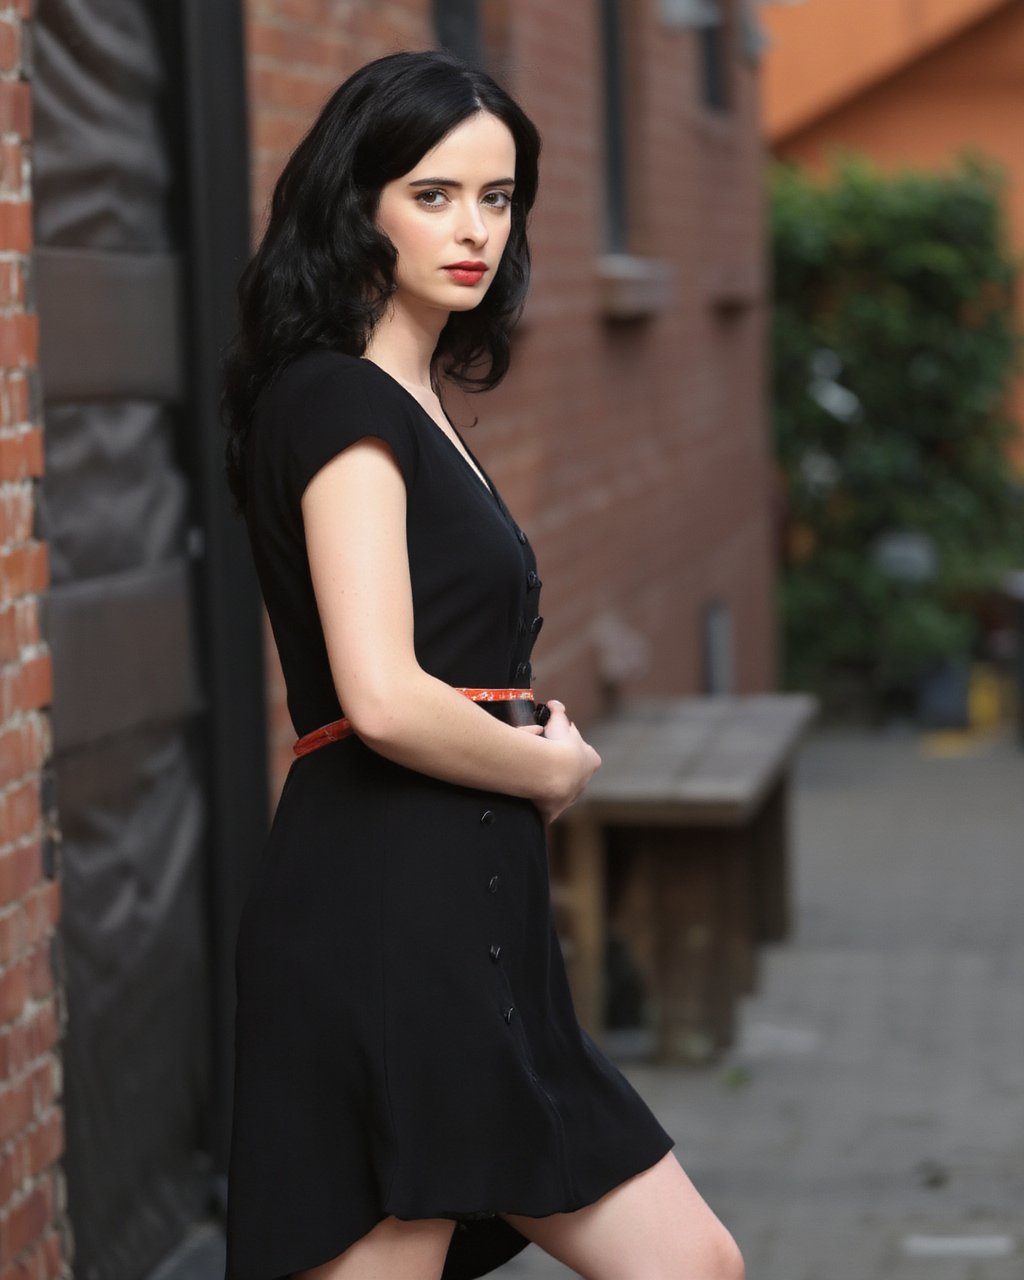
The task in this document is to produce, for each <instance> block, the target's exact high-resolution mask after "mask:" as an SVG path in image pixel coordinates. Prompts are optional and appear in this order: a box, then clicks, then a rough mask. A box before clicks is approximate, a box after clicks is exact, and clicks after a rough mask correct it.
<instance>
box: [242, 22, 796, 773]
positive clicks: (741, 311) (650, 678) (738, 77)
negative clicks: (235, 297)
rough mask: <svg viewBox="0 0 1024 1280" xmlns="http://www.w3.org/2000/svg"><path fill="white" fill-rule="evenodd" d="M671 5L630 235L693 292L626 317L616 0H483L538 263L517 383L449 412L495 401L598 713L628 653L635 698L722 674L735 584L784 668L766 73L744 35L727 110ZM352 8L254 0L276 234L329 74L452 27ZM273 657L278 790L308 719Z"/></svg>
mask: <svg viewBox="0 0 1024 1280" xmlns="http://www.w3.org/2000/svg"><path fill="white" fill-rule="evenodd" d="M657 7H658V6H657V3H656V0H635V3H634V4H632V5H631V6H630V12H631V14H632V19H631V22H630V25H629V28H628V30H627V32H626V36H627V40H626V43H627V46H628V54H627V56H628V60H629V76H628V91H627V99H628V108H629V120H628V136H629V162H628V163H629V185H630V195H629V204H630V215H631V242H630V245H629V248H630V250H631V252H633V253H635V254H638V255H646V256H649V257H652V258H660V259H664V260H667V261H668V262H669V263H671V266H672V270H673V273H674V280H675V293H676V301H675V303H674V305H673V306H672V307H671V308H670V309H668V310H667V311H664V312H662V313H660V314H656V315H652V316H650V317H647V318H645V319H642V320H636V321H630V322H626V323H623V322H609V321H608V320H607V319H605V318H603V317H602V315H601V314H600V311H599V307H598V285H597V278H596V272H595V267H596V262H597V259H598V257H599V256H600V254H601V253H602V252H603V249H604V245H603V243H602V235H603V214H604V209H603V199H604V197H603V178H602V172H603V151H602V146H603V142H602V132H601V110H602V97H601V81H600V44H599V33H598V29H597V12H596V11H597V8H598V6H596V5H589V4H588V5H582V4H581V5H567V4H564V3H557V0H516V2H515V3H514V4H508V3H505V4H502V3H499V2H498V0H489V2H488V3H487V4H486V5H484V6H483V12H484V14H485V16H486V20H487V22H488V23H489V24H490V29H489V30H488V31H485V43H486V44H487V46H488V48H489V49H493V48H494V47H495V45H500V51H501V62H502V65H503V66H504V67H505V68H507V78H506V83H507V85H508V87H509V88H510V89H511V90H512V92H513V93H514V94H516V96H517V97H518V98H519V100H520V101H521V102H522V104H523V105H524V107H525V108H526V110H527V111H528V112H529V113H530V115H531V116H532V117H533V119H534V120H535V121H536V123H537V125H538V127H539V128H540V131H541V134H542V136H543V140H544V153H543V156H542V162H541V190H540V196H539V199H538V202H537V205H536V206H535V209H534V214H533V219H532V223H531V227H532V233H531V245H532V249H533V255H534V263H535V273H534V280H533V285H532V289H531V297H530V301H529V304H528V307H527V311H526V314H525V317H524V321H523V324H522V326H521V329H520V331H519V335H518V337H517V340H516V350H515V355H514V357H513V364H512V369H511V372H510V373H509V375H508V377H507V379H506V381H505V383H504V384H503V385H502V386H501V387H499V388H498V389H497V390H496V391H494V392H493V393H491V394H490V395H489V396H486V397H484V398H482V399H481V398H474V397H470V396H462V395H460V394H459V393H457V392H453V393H452V394H451V395H450V396H449V409H450V411H451V412H452V416H453V417H454V418H455V421H456V423H457V424H459V425H460V426H461V424H462V423H465V422H470V421H472V419H473V417H474V415H475V414H479V416H480V425H479V426H478V427H477V428H475V429H473V430H470V431H469V433H468V439H469V440H470V443H471V445H472V447H473V450H474V452H476V453H478V455H479V456H480V457H481V459H482V461H483V462H484V465H485V466H486V467H487V468H488V470H489V471H491V474H492V475H493V476H494V478H495V480H496V482H497V484H498V485H499V487H500V489H501V491H502V494H503V496H504V498H505V500H506V501H507V502H508V504H509V506H510V507H511V509H512V510H513V512H514V513H515V515H516V517H517V518H518V519H519V521H520V522H521V523H522V524H523V525H524V527H525V528H526V529H527V532H528V533H529V534H530V538H531V541H532V542H533V544H534V547H535V549H536V552H537V557H538V562H539V569H540V574H541V577H542V578H543V581H544V588H543V592H542V605H541V607H542V611H543V613H544V615H545V625H544V630H543V632H542V633H541V635H540V637H539V638H538V640H537V643H536V646H535V648H534V685H535V688H536V691H537V695H538V697H542V698H543V697H559V698H561V699H562V700H563V701H564V702H565V703H566V705H567V706H568V707H569V709H570V714H572V716H573V718H574V719H576V720H578V721H579V723H580V724H581V726H585V724H586V722H587V720H588V718H590V717H592V716H593V715H595V714H597V713H598V712H599V711H600V710H601V708H602V706H603V705H604V704H605V698H606V696H607V694H608V692H609V690H608V685H607V675H608V672H609V669H610V668H612V667H614V666H615V664H616V663H618V662H619V661H620V660H624V662H625V670H626V672H627V674H626V675H625V676H624V677H623V678H622V679H621V680H620V681H619V682H618V691H619V692H621V693H623V694H627V695H628V694H630V693H641V692H644V693H646V692H665V693H673V692H678V693H682V692H696V691H699V690H700V688H701V682H702V661H703V658H702V617H703V611H704V609H705V607H706V605H707V604H708V603H710V602H712V601H720V602H722V603H724V604H726V605H727V606H728V608H729V610H730V612H731V615H732V621H733V632H734V637H735V649H736V661H735V680H736V688H737V689H738V690H739V691H741V692H746V691H753V690H759V689H766V688H771V687H773V685H774V683H775V672H776V644H775V624H774V612H773V606H772V594H773V572H774V569H773V554H772V531H771V487H772V470H771V462H770V457H769V450H768V441H767V422H766V413H767V405H766V389H765V382H766V378H765V362H766V358H767V353H766V343H767V315H768V302H767V289H768V284H767V269H766V263H765V255H764V249H763V232H762V216H763V215H762V205H761V182H762V145H761V141H760V132H759V127H758V119H757V73H756V68H755V67H754V66H752V65H751V64H750V63H748V62H747V61H745V60H744V58H743V57H742V55H741V53H740V52H739V50H738V49H737V50H736V51H735V53H734V55H733V58H732V62H731V73H730V74H731V78H732V82H733V91H734V106H733V109H732V110H731V111H730V112H729V113H727V114H718V113H714V112H710V111H708V110H707V109H706V108H705V107H703V106H702V105H701V103H700V100H699V99H700V95H699V92H698V85H697V74H698V62H697V58H698V49H697V42H696V39H695V37H694V35H693V33H692V32H685V31H683V32H679V31H668V30H666V29H665V28H664V27H663V26H662V25H661V24H660V22H659V20H658V16H657ZM334 13H335V15H336V20H335V21H334V22H333V23H331V24H330V25H328V24H327V22H326V17H325V14H326V7H325V6H322V5H320V4H317V3H315V2H314V0H306V2H303V0H249V3H248V17H249V35H248V40H249V72H250V94H251V99H250V111H251V121H252V136H253V142H254V148H255V151H254V167H253V202H254V203H253V207H254V211H255V225H254V235H256V234H258V232H259V229H260V227H261V225H262V218H263V210H264V208H265V204H266V201H267V200H268V198H269V195H270V192H271V189H272V185H273V181H274V179H275V177H276V175H277V173H278V172H279V171H280V168H281V165H282V164H283V162H284V160H285V158H286V157H287V154H288V151H289V150H290V148H291V147H292V146H293V145H294V144H295V142H297V141H298V139H299V137H300V136H301V134H302V132H303V131H304V130H305V128H306V127H307V126H308V124H309V122H310V120H311V117H312V115H313V113H314V112H315V111H316V110H317V108H318V107H319V105H320V104H321V103H322V102H323V101H324V99H325V98H326V96H327V95H328V93H329V92H330V91H331V90H332V89H333V88H334V87H335V86H336V85H337V84H338V83H339V82H340V81H341V80H342V79H343V78H344V77H345V76H346V75H348V74H349V73H350V72H351V71H352V70H354V69H355V68H356V67H357V66H359V65H361V64H362V63H363V62H366V61H368V60H369V59H370V58H372V57H376V56H378V55H379V54H382V53H386V52H390V51H391V50H393V49H397V48H424V47H428V46H429V45H430V44H431V43H432V39H433V36H432V31H431V27H430V22H429V6H428V5H427V4H426V2H425V0H406V2H405V3H394V4H370V3H368V2H363V0H352V2H351V3H348V4H346V5H345V6H341V7H338V8H336V9H335V10H334ZM268 653H271V654H272V645H271V643H270V641H269V635H268ZM645 653H646V657H644V656H643V655H644V654H645ZM631 654H637V655H639V656H640V660H639V661H637V662H635V663H634V662H633V661H632V659H631V656H630V655H631ZM271 668H272V670H273V672H274V674H273V677H272V691H271V724H272V741H273V744H274V745H273V760H272V770H273V774H274V778H275V783H276V784H277V785H279V784H280V782H281V780H282V778H283V774H284V771H285V770H286V769H287V767H288V764H289V763H290V753H289V749H288V748H289V744H290V742H291V739H292V730H291V726H290V724H289V722H288V718H287V713H286V711H285V708H284V703H283V690H282V687H281V678H280V673H279V672H278V671H277V669H276V664H274V663H273V662H272V663H271ZM275 789H276V788H275Z"/></svg>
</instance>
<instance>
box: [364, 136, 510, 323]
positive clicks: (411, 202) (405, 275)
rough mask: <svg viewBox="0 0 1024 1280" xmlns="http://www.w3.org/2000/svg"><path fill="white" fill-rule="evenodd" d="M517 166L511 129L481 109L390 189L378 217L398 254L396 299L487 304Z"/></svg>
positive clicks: (437, 304)
mask: <svg viewBox="0 0 1024 1280" xmlns="http://www.w3.org/2000/svg"><path fill="white" fill-rule="evenodd" d="M515 171H516V148H515V142H514V140H513V137H512V134H511V132H510V131H509V129H508V127H507V126H506V125H505V124H503V123H502V122H501V121H500V120H499V119H498V118H497V117H496V116H492V115H490V114H488V113H487V112H484V111H479V112H477V113H476V115H473V116H470V117H468V118H467V119H466V120H463V121H462V122H461V123H460V124H458V125H456V126H455V128H454V129H452V130H451V132H450V133H448V134H447V135H446V136H445V137H444V138H442V139H441V141H440V142H439V143H438V144H437V146H436V147H434V148H433V149H432V150H431V151H428V152H427V153H426V154H425V155H424V156H423V158H422V159H421V160H420V162H419V164H417V165H416V167H415V168H414V169H411V170H410V171H409V172H408V173H406V174H404V175H403V176H402V177H401V178H396V179H395V180H394V181H393V182H389V183H387V184H386V185H385V186H384V187H383V188H382V190H381V194H380V202H379V204H378V206H377V219H376V221H377V225H378V227H379V228H380V229H381V230H382V231H383V232H385V233H386V234H387V235H388V236H389V237H390V239H391V242H392V243H393V244H394V246H395V248H396V249H397V251H398V263H397V266H396V268H395V283H396V284H397V286H398V288H397V292H396V294H395V295H394V299H393V300H394V301H403V302H405V303H406V304H407V305H408V304H412V305H414V306H417V307H421V306H422V307H430V308H436V309H438V310H443V311H446V312H448V311H468V310H470V309H471V308H473V307H475V306H476V305H477V304H478V303H479V302H480V300H481V298H483V296H484V294H485V293H486V292H487V289H488V288H489V286H490V283H491V281H492V280H493V279H494V275H495V272H496V271H497V269H498V263H499V262H500V261H501V255H502V252H503V251H504V248H505V244H506V242H507V240H508V235H509V230H510V228H511V225H512V223H511V218H512V214H511V204H512V189H513V187H514V186H515V182H514V181H513V175H514V174H515ZM459 263H466V264H475V265H476V269H473V270H471V269H469V268H468V267H467V268H464V269H462V270H461V271H460V270H453V269H452V267H453V264H459Z"/></svg>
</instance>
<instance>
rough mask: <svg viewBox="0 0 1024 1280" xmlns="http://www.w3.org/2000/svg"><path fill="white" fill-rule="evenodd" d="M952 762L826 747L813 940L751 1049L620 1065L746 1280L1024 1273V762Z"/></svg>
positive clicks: (805, 879)
mask: <svg viewBox="0 0 1024 1280" xmlns="http://www.w3.org/2000/svg"><path fill="white" fill-rule="evenodd" d="M949 745H950V744H949V743H948V741H943V740H940V739H934V738H932V739H929V738H922V737H921V736H920V735H918V734H916V733H914V732H912V731H909V730H907V731H902V732H900V731H894V732H889V733H884V734H869V733H853V732H848V731H843V732H835V731H832V732H820V733H818V734H816V735H814V736H813V737H812V738H811V739H810V740H809V741H808V743H807V745H806V746H805V748H804V750H803V752H802V754H801V756H800V759H799V761H798V768H797V775H796V788H795V797H794V837H795V876H796V885H795V888H796V895H797V902H798V918H797V924H796V929H795V931H794V936H793V938H792V939H791V940H790V941H789V942H787V943H786V944H785V945H783V946H778V947H774V948H771V949H770V950H768V951H767V952H765V953H764V956H763V967H762V972H761V977H760V982H759V988H758V992H757V994H756V995H754V996H752V997H750V998H748V1000H747V1001H746V1003H745V1006H744V1008H743V1010H742V1018H741V1022H742V1032H741V1036H740V1040H739V1042H738V1044H737V1046H736V1048H735V1050H734V1051H733V1052H732V1053H731V1054H730V1055H729V1057H728V1059H727V1061H726V1062H724V1063H722V1064H721V1065H720V1066H718V1067H716V1068H710V1069H701V1070H696V1071H690V1072H687V1071H683V1072H679V1071H668V1070H659V1069H655V1068H653V1067H649V1066H643V1065H624V1069H625V1070H626V1071H627V1073H628V1074H629V1076H630V1078H631V1079H632V1080H633V1081H634V1083H635V1084H636V1085H637V1086H638V1088H639V1089H640V1091H641V1092H642V1093H643V1094H644V1096H645V1097H646V1098H647V1099H648V1100H649V1101H650V1103H651V1105H652V1106H653V1108H654V1110H655V1111H656V1113H657V1114H658V1116H659V1118H660V1119H661V1120H662V1123H663V1124H665V1126H666V1128H668V1129H669V1131H670V1132H671V1133H673V1135H674V1136H675V1137H676V1139H677V1148H676V1150H677V1154H678V1155H679V1158H680V1159H681V1161H682V1163H683V1165H684V1167H685V1168H686V1170H687V1172H688V1173H689V1174H690V1176H691V1177H692V1178H693V1180H694V1181H695V1183H696V1184H697V1186H698V1188H699V1189H700V1190H701V1192H702V1194H703V1195H704V1196H705V1198H706V1199H707V1200H708V1202H709V1203H710V1204H711V1206H712V1207H713V1208H714V1209H715V1211H716V1213H718V1215H719V1216H720V1217H721V1218H722V1219H723V1221H725V1222H726V1224H727V1225H728V1226H729V1227H730V1229H731V1230H732V1232H733V1234H734V1235H735V1236H736V1238H737V1240H738V1242H739V1244H740V1246H741V1248H742V1249H743V1252H744V1255H745V1258H746V1261H747V1274H748V1278H749V1280H869V1278H870V1280H876V1278H881V1280H1024V927H1022V919H1021V915H1022V906H1024V750H1021V749H1020V748H1019V747H1018V746H1017V744H1016V742H1015V741H1014V740H1013V739H1012V738H1010V737H1009V736H1006V737H1002V738H996V739H988V740H973V741H969V742H967V743H966V744H965V746H966V749H965V750H962V751H958V750H957V746H958V744H957V743H956V742H955V741H954V742H953V743H952V749H953V751H952V754H945V753H942V752H939V751H938V750H937V749H938V748H942V747H944V746H949ZM500 1274H501V1275H502V1276H506V1275H507V1276H508V1277H509V1280H513V1278H515V1280H555V1278H556V1277H568V1276H569V1275H570V1274H571V1273H570V1272H568V1271H567V1270H566V1269H565V1268H563V1267H561V1266H559V1265H557V1264H556V1263H554V1262H552V1261H551V1260H550V1259H548V1258H546V1257H545V1255H543V1254H542V1253H541V1252H540V1251H539V1250H538V1249H536V1248H531V1249H529V1250H527V1251H526V1252H525V1253H524V1254H523V1255H521V1257H520V1259H518V1260H516V1261H514V1262H513V1263H510V1264H509V1265H508V1266H507V1267H505V1268H504V1269H503V1270H502V1271H501V1272H500ZM694 1280H699V1278H696V1277H695V1278H694Z"/></svg>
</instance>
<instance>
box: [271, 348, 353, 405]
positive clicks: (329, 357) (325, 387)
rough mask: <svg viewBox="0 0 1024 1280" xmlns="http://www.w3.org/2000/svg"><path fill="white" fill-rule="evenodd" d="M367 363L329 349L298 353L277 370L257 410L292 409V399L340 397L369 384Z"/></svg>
mask: <svg viewBox="0 0 1024 1280" xmlns="http://www.w3.org/2000/svg"><path fill="white" fill-rule="evenodd" d="M369 364H370V362H369V361H368V360H363V359H362V358H361V357H359V356H353V355H349V354H348V352H346V351H338V350H335V349H334V348H333V347H312V348H310V349H308V350H306V351H301V352H299V354H298V355H296V356H292V358H291V359H290V360H289V361H288V362H287V363H286V364H285V365H283V366H282V367H281V368H280V369H278V370H277V372H276V373H275V375H274V376H273V377H272V378H271V379H270V381H269V382H268V384H267V385H266V387H264V389H263V392H262V393H261V395H260V401H259V404H258V407H260V408H264V409H273V408H278V407H281V406H285V407H289V408H295V406H296V399H295V398H296V397H297V396H298V397H301V398H302V399H303V400H305V399H306V398H313V399H316V398H318V397H320V396H323V395H331V394H335V395H340V396H344V395H345V394H346V393H347V392H351V391H352V390H353V389H354V388H355V387H356V386H359V387H361V388H362V387H366V386H368V385H369V384H370V379H369V378H368V376H367V375H368V373H369Z"/></svg>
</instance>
